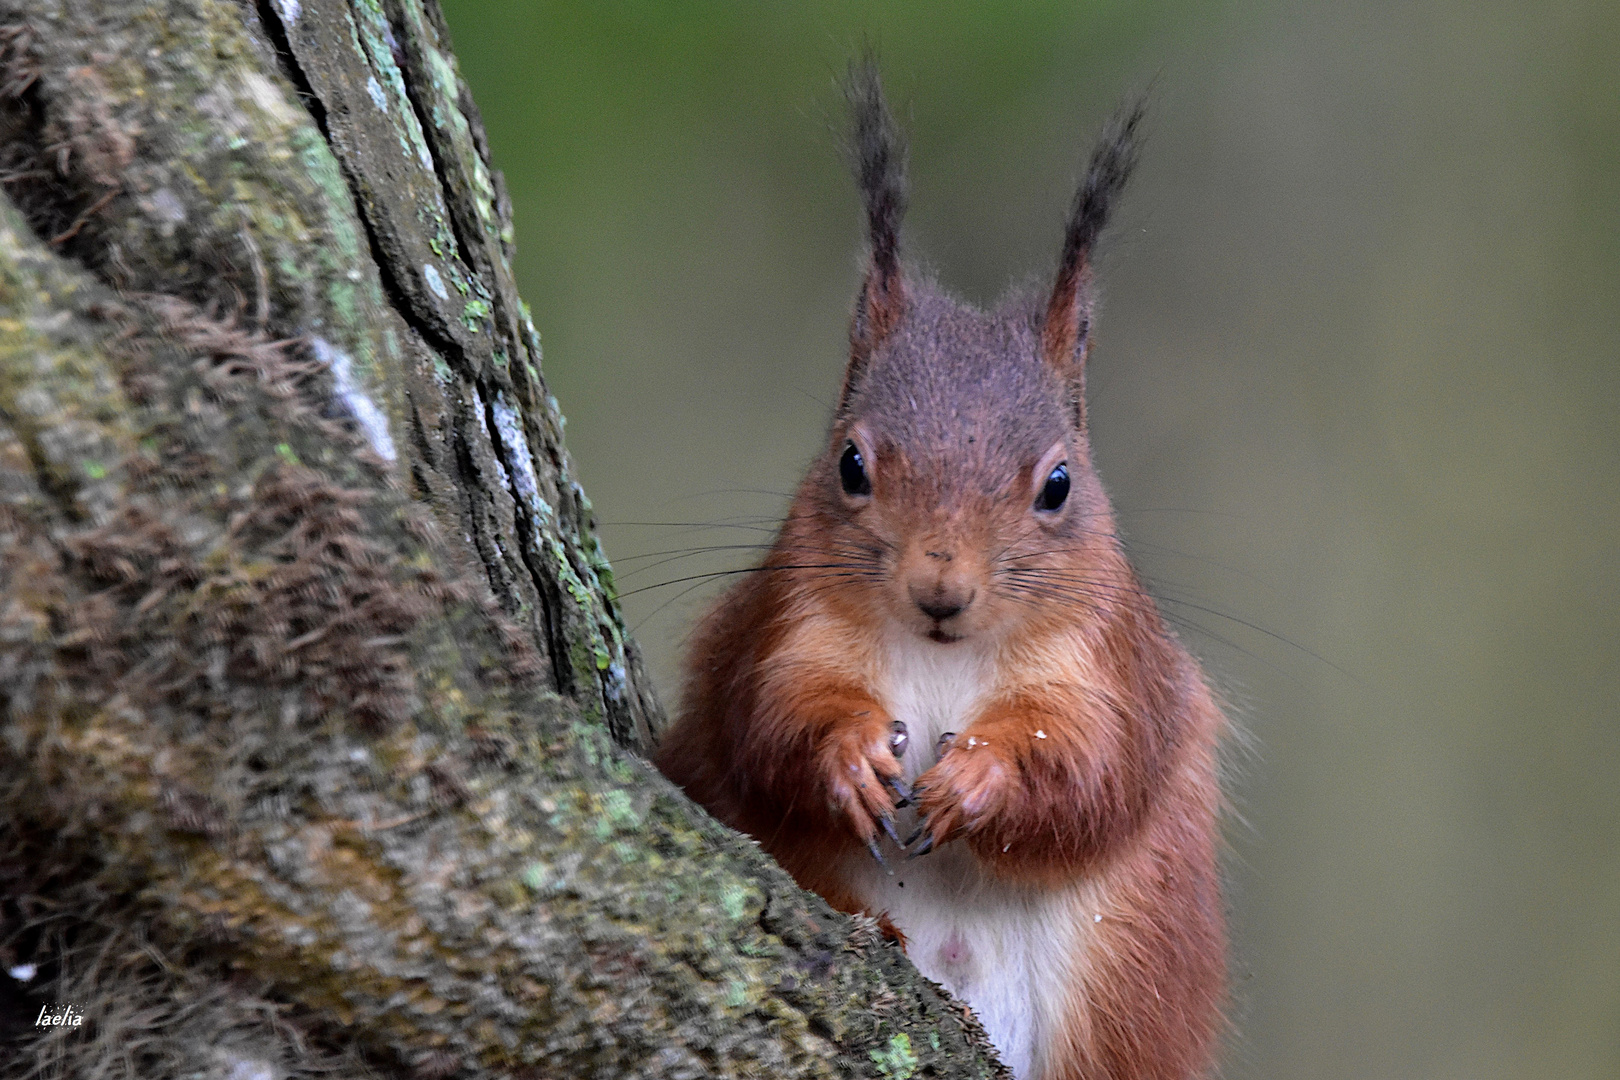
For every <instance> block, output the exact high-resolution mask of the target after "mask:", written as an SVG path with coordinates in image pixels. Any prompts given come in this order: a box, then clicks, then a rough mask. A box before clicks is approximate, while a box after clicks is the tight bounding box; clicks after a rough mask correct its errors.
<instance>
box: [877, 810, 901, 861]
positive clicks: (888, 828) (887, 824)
mask: <svg viewBox="0 0 1620 1080" xmlns="http://www.w3.org/2000/svg"><path fill="white" fill-rule="evenodd" d="M878 824H879V825H881V826H883V831H884V832H885V833H887V834H888V837H889V839H890V840H893V841H894V842H895V843H896V844H898V843H900V834H899V833H897V832H895V831H894V818H892V817H887V816H885V817H880V818H878ZM902 846H903V845H902ZM879 861H880V862H881V861H882V860H881V859H880V860H879Z"/></svg>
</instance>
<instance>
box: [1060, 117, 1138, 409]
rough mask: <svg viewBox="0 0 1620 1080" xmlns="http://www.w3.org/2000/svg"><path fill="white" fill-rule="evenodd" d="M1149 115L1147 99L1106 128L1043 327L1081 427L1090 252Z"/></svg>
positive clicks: (1066, 239)
mask: <svg viewBox="0 0 1620 1080" xmlns="http://www.w3.org/2000/svg"><path fill="white" fill-rule="evenodd" d="M1146 111H1147V102H1146V100H1145V99H1138V100H1137V101H1135V102H1133V103H1131V104H1129V105H1127V106H1126V107H1124V108H1123V109H1121V110H1120V111H1119V113H1118V114H1117V115H1115V116H1114V118H1113V119H1112V120H1110V121H1109V122H1108V125H1107V126H1106V127H1105V128H1103V133H1102V137H1101V139H1099V140H1098V143H1097V148H1096V149H1095V150H1093V151H1092V153H1091V162H1090V164H1089V165H1087V166H1086V175H1085V179H1083V180H1081V182H1080V187H1079V189H1078V190H1077V191H1075V193H1074V203H1073V205H1071V206H1070V208H1069V224H1068V227H1067V229H1065V230H1064V234H1063V255H1062V257H1061V258H1059V260H1058V273H1057V281H1056V282H1055V283H1054V284H1053V286H1052V298H1051V299H1050V300H1048V301H1047V303H1046V314H1045V316H1044V318H1043V321H1042V323H1041V356H1042V359H1044V360H1045V361H1046V363H1047V364H1048V365H1050V366H1051V368H1052V370H1053V371H1054V372H1055V373H1056V374H1057V375H1058V377H1059V378H1060V379H1062V380H1063V384H1064V385H1065V386H1067V387H1068V388H1069V391H1070V395H1071V398H1072V400H1073V402H1074V409H1075V417H1076V419H1077V421H1078V422H1079V424H1080V426H1081V427H1084V426H1085V378H1086V350H1087V347H1088V346H1089V345H1090V342H1091V303H1092V290H1091V252H1092V248H1093V247H1094V246H1095V245H1096V242H1097V237H1098V236H1100V235H1101V234H1102V231H1103V227H1104V226H1105V225H1107V224H1108V214H1109V211H1110V210H1111V209H1112V207H1113V203H1114V200H1115V199H1116V198H1118V197H1119V194H1120V192H1121V191H1123V190H1124V188H1125V181H1126V180H1128V179H1130V175H1131V170H1132V169H1133V168H1134V167H1135V166H1136V156H1137V144H1136V130H1137V128H1138V127H1139V126H1140V125H1141V123H1142V117H1143V115H1144V114H1145V113H1146Z"/></svg>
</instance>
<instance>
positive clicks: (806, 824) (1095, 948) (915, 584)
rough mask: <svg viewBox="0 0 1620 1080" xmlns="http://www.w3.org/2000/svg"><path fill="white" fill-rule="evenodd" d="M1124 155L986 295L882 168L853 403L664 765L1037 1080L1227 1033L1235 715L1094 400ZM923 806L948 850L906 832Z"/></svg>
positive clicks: (721, 618)
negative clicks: (1227, 709)
mask: <svg viewBox="0 0 1620 1080" xmlns="http://www.w3.org/2000/svg"><path fill="white" fill-rule="evenodd" d="M872 78H874V79H875V76H872ZM874 86H875V83H874ZM873 102H876V104H875V105H874V104H873ZM856 104H857V109H858V110H859V109H861V108H881V99H880V98H878V97H877V96H876V91H875V89H874V88H873V87H868V88H867V92H866V96H865V97H864V98H861V99H860V100H857V102H856ZM1133 124H1134V121H1133ZM882 127H883V126H882V124H878V123H875V122H873V123H868V124H867V125H866V127H864V128H862V129H861V130H863V131H866V132H868V135H869V137H871V138H878V137H879V136H881V134H882ZM871 131H877V132H878V135H877V136H871V135H870V132H871ZM1124 132H1125V133H1124V135H1122V136H1117V138H1120V139H1124V138H1128V136H1129V133H1130V128H1129V127H1127V128H1125V129H1124ZM888 149H890V150H892V149H893V148H892V147H890V148H888ZM1127 150H1128V148H1127ZM1110 152H1111V153H1113V154H1114V155H1115V157H1116V158H1119V159H1120V160H1114V159H1110V160H1109V161H1105V162H1104V163H1103V164H1104V165H1105V166H1109V167H1107V168H1103V167H1099V166H1098V164H1097V159H1094V161H1093V167H1092V170H1091V174H1089V175H1088V180H1087V183H1088V184H1090V185H1094V186H1096V185H1102V186H1101V187H1098V189H1097V190H1094V191H1092V190H1090V189H1083V190H1082V195H1085V194H1087V191H1090V196H1089V201H1086V200H1082V199H1081V198H1079V197H1077V200H1076V207H1077V209H1076V211H1075V214H1076V222H1078V224H1076V223H1071V228H1070V235H1069V239H1068V240H1067V241H1066V246H1065V254H1064V261H1063V263H1062V265H1061V266H1060V273H1059V277H1058V281H1057V283H1056V285H1055V286H1054V288H1053V290H1052V293H1051V295H1050V298H1049V299H1048V300H1047V301H1046V302H1045V303H1033V304H1032V303H1029V302H1026V301H1015V302H1014V303H1012V304H1010V305H1009V306H1008V307H1007V308H1006V309H1004V310H1002V311H999V312H994V313H990V314H982V313H979V312H977V311H974V310H973V309H971V308H967V307H965V306H964V305H961V304H959V303H957V302H955V301H953V300H951V299H950V298H948V297H945V296H943V295H942V294H940V293H938V292H937V291H935V290H934V289H932V288H931V287H930V286H928V285H927V284H926V283H919V282H914V281H906V282H902V281H901V280H900V278H899V271H898V270H896V269H895V268H894V267H895V266H896V265H897V264H895V263H894V261H893V260H894V258H895V256H894V235H895V234H894V228H893V227H894V226H895V224H896V222H895V221H894V220H891V219H887V218H882V215H881V213H880V211H881V212H883V213H886V212H887V211H886V210H884V207H887V206H890V205H891V204H893V203H894V202H895V201H896V198H897V197H894V196H893V192H894V191H896V190H898V188H897V187H896V184H897V181H896V178H895V177H894V176H887V177H884V176H878V178H877V180H872V179H871V178H870V177H865V178H864V179H863V189H869V212H871V213H872V215H873V218H874V221H875V222H878V223H879V224H884V226H885V228H886V230H887V231H880V230H879V229H878V225H877V224H874V226H873V230H874V232H873V234H874V238H875V240H874V244H875V249H876V251H875V256H874V258H875V259H877V260H878V265H877V267H875V268H874V269H873V270H872V271H870V272H869V276H868V280H867V284H866V286H865V287H864V288H863V290H862V292H861V295H860V297H859V298H858V301H857V311H856V315H855V320H854V326H855V327H856V333H855V334H854V338H855V340H856V342H857V345H858V348H857V349H856V351H855V353H854V354H853V355H852V357H851V362H850V365H849V367H848V369H847V370H846V373H845V383H844V389H843V396H842V401H841V403H840V407H839V410H838V416H837V418H836V419H835V422H834V425H833V429H832V431H831V433H830V438H829V441H828V444H827V446H826V449H825V451H824V452H823V454H822V455H821V456H820V457H819V458H818V459H817V460H816V462H815V463H814V464H813V465H812V466H811V469H810V471H809V474H808V475H807V476H806V477H805V480H804V482H803V484H801V486H800V488H799V491H798V493H797V495H796V497H795V499H794V501H793V505H792V508H791V509H790V511H789V513H788V517H787V520H786V521H785V522H784V523H783V526H782V530H781V533H780V534H779V536H778V537H777V540H776V543H775V545H774V546H773V548H772V551H771V553H770V554H769V556H767V558H766V559H765V561H764V563H763V565H762V566H761V567H760V568H759V570H758V572H756V573H755V574H753V575H751V576H750V577H749V578H748V579H746V580H745V581H744V582H743V583H742V584H740V585H738V586H737V587H736V588H734V589H733V590H732V591H731V592H730V593H729V594H728V595H727V596H726V597H725V598H724V599H722V600H721V601H720V603H719V604H718V605H717V606H716V607H715V608H714V609H713V610H712V611H711V612H710V613H709V615H708V616H707V617H706V618H705V619H704V620H703V623H702V624H701V626H700V627H699V629H698V631H697V633H696V634H695V637H694V641H693V645H692V650H691V654H690V657H689V662H688V677H687V684H686V692H685V697H684V701H683V703H682V708H681V711H680V715H679V717H678V719H677V721H676V723H675V724H674V726H673V727H672V728H671V729H670V730H669V731H668V732H667V733H666V734H665V736H664V740H663V743H662V746H661V748H660V751H659V756H658V765H659V767H660V768H661V769H662V770H663V771H664V772H665V773H666V774H667V775H668V776H669V777H670V778H671V779H672V780H674V781H675V782H676V783H678V784H680V785H681V786H682V787H683V788H684V789H685V790H686V791H687V793H688V794H690V795H691V796H692V797H693V798H694V799H696V800H697V801H698V802H700V803H702V804H703V805H704V806H706V807H708V808H709V809H710V811H712V812H713V813H714V814H715V815H716V816H717V817H718V818H720V820H722V821H724V822H726V823H727V824H729V825H731V826H733V827H735V828H737V829H740V830H742V831H744V832H747V833H749V834H750V835H752V836H754V837H755V838H757V839H758V840H759V841H760V843H761V844H762V845H763V846H764V848H765V849H766V850H767V851H769V852H770V853H771V854H772V855H774V856H775V857H776V858H777V859H778V860H779V861H780V862H781V863H782V865H783V866H784V867H786V868H787V870H788V871H789V872H790V873H792V874H793V875H794V877H795V878H796V879H797V880H798V881H799V882H800V883H801V884H802V885H804V886H805V887H806V888H809V889H813V890H815V891H817V892H819V893H821V894H822V895H823V896H825V897H826V898H827V899H828V901H829V902H830V903H832V904H833V905H834V906H835V907H838V908H840V909H842V910H845V911H849V912H857V911H866V912H868V913H869V914H871V915H873V916H875V917H877V918H878V919H879V921H880V924H881V925H882V927H883V930H884V932H885V933H888V934H890V935H891V936H893V937H895V938H897V939H898V940H901V941H907V940H908V939H909V952H910V954H911V955H912V957H913V959H914V960H916V962H917V963H918V965H919V966H920V967H922V968H923V970H924V971H925V973H928V974H930V975H931V976H932V977H935V978H938V979H940V980H941V981H944V982H946V983H947V985H949V986H952V987H953V988H955V989H957V990H958V991H959V992H961V993H963V994H964V995H966V996H967V998H968V1000H969V1003H970V1004H973V1005H975V1007H976V1008H977V1009H979V1011H980V1014H981V1017H984V1018H985V1019H986V1026H987V1028H989V1029H990V1030H991V1033H992V1037H993V1038H997V1039H999V1041H998V1046H1001V1047H1002V1048H1003V1052H1004V1053H1005V1054H1008V1055H1009V1056H1010V1057H1009V1060H1012V1061H1014V1062H1016V1064H1015V1069H1018V1070H1021V1072H1020V1080H1078V1078H1081V1077H1086V1078H1098V1077H1109V1078H1115V1080H1127V1078H1129V1080H1138V1078H1139V1080H1180V1078H1187V1077H1193V1076H1198V1075H1200V1074H1202V1073H1204V1072H1205V1071H1207V1069H1208V1068H1209V1066H1210V1063H1211V1060H1212V1055H1213V1052H1214V1048H1215V1044H1216V1042H1217V1035H1218V1031H1219V1029H1220V1025H1221V1021H1220V1005H1221V1001H1222V998H1223V992H1224V955H1225V940H1224V936H1223V928H1222V915H1221V902H1220V895H1219V887H1218V880H1217V873H1216V844H1217V835H1218V828H1217V812H1218V808H1219V802H1220V797H1219V789H1218V785H1217V780H1216V767H1215V748H1216V744H1217V742H1218V740H1219V737H1220V735H1221V731H1222V725H1223V721H1222V718H1221V715H1220V712H1219V709H1218V708H1217V706H1216V704H1215V701H1214V699H1213V697H1212V695H1211V693H1210V691H1209V689H1208V687H1207V685H1206V683H1205V681H1204V678H1203V675H1202V673H1201V672H1200V670H1199V668H1198V665H1197V663H1196V661H1194V660H1193V658H1192V657H1191V656H1190V655H1189V654H1188V653H1187V652H1186V650H1185V649H1183V648H1182V646H1181V645H1180V644H1179V643H1178V642H1177V641H1176V639H1175V637H1174V636H1173V635H1172V634H1170V633H1169V631H1168V630H1167V629H1166V628H1165V626H1164V624H1163V622H1162V621H1161V619H1160V617H1159V614H1158V611H1157V609H1156V607H1155V605H1154V603H1153V601H1152V600H1151V598H1149V597H1148V595H1147V594H1146V593H1145V592H1144V591H1143V590H1142V588H1141V586H1140V584H1139V582H1138V579H1137V578H1136V576H1135V574H1134V572H1133V571H1132V570H1131V568H1130V566H1129V564H1128V562H1127V561H1126V559H1125V556H1124V554H1123V552H1122V550H1121V547H1120V545H1119V542H1118V539H1117V537H1116V536H1115V533H1114V526H1113V516H1112V511H1111V509H1110V507H1109V505H1108V500H1107V498H1106V496H1105V495H1104V493H1103V490H1102V486H1101V484H1100V482H1099V481H1098V480H1097V477H1096V475H1095V473H1094V472H1093V470H1092V467H1091V454H1090V449H1089V446H1088V445H1087V439H1086V432H1085V426H1084V414H1083V409H1082V408H1080V407H1077V406H1078V403H1079V401H1080V395H1081V380H1083V369H1084V359H1085V349H1086V345H1087V339H1088V336H1089V325H1090V313H1091V296H1090V273H1089V262H1088V257H1089V245H1090V243H1091V239H1092V238H1093V237H1094V236H1095V234H1096V232H1097V230H1098V229H1100V228H1101V222H1102V218H1103V215H1104V214H1105V213H1106V203H1107V199H1108V198H1109V197H1111V195H1112V194H1113V193H1114V191H1115V190H1116V189H1117V187H1118V185H1119V184H1122V183H1123V172H1122V171H1121V170H1122V169H1123V170H1125V171H1128V160H1126V159H1128V158H1129V154H1128V153H1127V152H1126V151H1125V150H1121V149H1120V147H1119V146H1114V147H1112V149H1111V150H1110ZM879 158H880V162H879V163H880V164H881V165H882V166H883V167H884V168H890V167H894V166H892V165H891V163H892V161H893V160H894V159H895V157H894V155H893V154H892V153H889V154H884V155H879ZM1121 160H1124V161H1125V164H1124V165H1121V164H1120V161H1121ZM874 168H875V167H874ZM1110 168H1111V169H1112V170H1113V171H1110ZM1097 176H1101V177H1102V178H1103V179H1102V180H1097V179H1096V177H1097ZM880 181H881V182H880ZM1107 184H1112V185H1113V187H1112V188H1109V187H1107V186H1106V185H1107ZM871 191H876V192H878V194H879V195H882V196H883V197H884V198H887V199H888V201H887V202H884V201H883V199H876V198H875V197H874V196H872V195H871V194H870V192H871ZM1099 199H1100V200H1101V204H1100V205H1101V209H1099V202H1098V200H1099ZM873 206H876V207H877V209H876V210H873V209H872V207H873ZM1086 215H1089V216H1086ZM880 219H881V220H880ZM1082 219H1083V220H1082ZM885 244H886V245H887V247H884V245H885ZM1071 249H1072V250H1071ZM874 275H875V277H874ZM874 280H881V281H882V288H881V289H879V288H875V287H874V286H873V282H874ZM874 330H880V331H881V332H874ZM1056 353H1062V354H1063V355H1062V356H1058V355H1055V354H1056ZM1059 463H1061V467H1062V470H1063V471H1064V473H1065V477H1064V479H1063V481H1062V484H1061V485H1060V487H1054V486H1053V485H1054V484H1056V483H1058V481H1057V479H1055V478H1056V477H1057V476H1058V471H1057V468H1056V466H1057V465H1058V464H1059ZM1053 492H1058V493H1059V494H1061V496H1062V497H1059V496H1058V495H1056V494H1053ZM897 721H898V722H899V723H900V724H901V725H902V726H907V730H908V732H909V734H910V741H909V743H908V744H907V745H906V746H905V748H904V755H903V756H897V754H896V753H895V752H894V751H893V750H892V749H891V737H892V736H893V734H894V731H895V726H896V722H897ZM945 734H950V735H953V736H954V737H953V738H950V739H942V738H941V736H942V735H945ZM935 740H939V742H938V743H937V744H936V742H935ZM908 779H909V780H911V781H913V782H914V785H915V796H916V801H915V806H913V807H911V808H909V809H902V807H901V806H900V805H899V800H898V799H897V797H896V794H895V792H896V791H897V790H903V787H904V783H905V781H906V780H908ZM897 782H898V783H897ZM907 819H913V821H914V822H915V823H917V824H919V826H920V827H919V829H918V836H919V838H920V839H919V840H918V841H917V842H916V843H915V845H914V846H913V847H912V848H911V851H912V852H914V853H915V852H928V853H924V854H921V855H920V857H921V858H922V859H925V860H935V863H934V864H933V869H932V870H929V869H928V864H920V863H909V862H906V861H905V859H904V854H903V852H902V850H901V848H900V847H898V846H897V845H896V844H894V843H893V842H892V841H888V840H885V839H883V837H884V833H885V832H886V831H887V830H886V829H885V826H890V827H892V826H893V825H894V824H896V823H897V820H898V822H904V823H907V824H910V823H911V822H908V821H907ZM869 848H871V849H875V850H880V851H883V852H886V858H887V860H888V862H889V864H890V865H891V866H896V867H898V869H895V870H894V871H893V873H889V874H886V875H885V874H881V873H878V872H876V871H874V869H873V866H872V862H871V856H870V855H868V854H867V851H868V849H869ZM942 860H943V861H942ZM907 868H915V869H907ZM908 885H909V886H911V888H910V889H909V890H905V886H908ZM902 890H905V891H902ZM1020 920H1024V921H1025V922H1024V924H1023V925H1020ZM1030 935H1036V936H1037V937H1039V938H1044V937H1046V936H1050V940H1049V941H1043V940H1032V939H1031V937H1030ZM1025 1013H1027V1014H1028V1015H1027V1016H1026V1015H1024V1014H1025Z"/></svg>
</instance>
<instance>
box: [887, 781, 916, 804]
mask: <svg viewBox="0 0 1620 1080" xmlns="http://www.w3.org/2000/svg"><path fill="white" fill-rule="evenodd" d="M881 779H882V781H883V783H884V785H885V786H886V787H888V788H889V790H891V791H893V792H894V794H895V804H894V805H895V807H896V808H900V809H903V808H905V807H907V806H910V805H911V800H912V798H913V792H912V790H911V789H910V788H909V787H907V786H906V782H905V781H904V780H902V779H900V778H899V777H898V776H885V777H881Z"/></svg>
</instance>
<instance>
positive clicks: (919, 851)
mask: <svg viewBox="0 0 1620 1080" xmlns="http://www.w3.org/2000/svg"><path fill="white" fill-rule="evenodd" d="M933 850H934V834H933V833H929V834H928V835H927V836H925V837H923V842H922V843H920V844H918V845H917V846H916V847H915V848H913V849H912V850H911V851H909V852H907V853H906V858H908V859H915V858H917V857H919V856H922V855H926V854H928V853H929V852H930V851H933Z"/></svg>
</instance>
